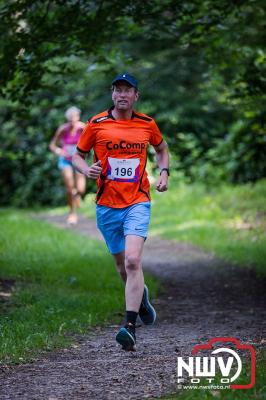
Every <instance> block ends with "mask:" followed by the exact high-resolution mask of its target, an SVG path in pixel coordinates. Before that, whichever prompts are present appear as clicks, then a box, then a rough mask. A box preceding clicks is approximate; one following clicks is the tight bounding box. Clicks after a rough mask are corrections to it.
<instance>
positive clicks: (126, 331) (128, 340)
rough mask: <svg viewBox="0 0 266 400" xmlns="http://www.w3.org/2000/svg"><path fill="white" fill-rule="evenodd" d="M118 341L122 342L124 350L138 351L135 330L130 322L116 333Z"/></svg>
mask: <svg viewBox="0 0 266 400" xmlns="http://www.w3.org/2000/svg"><path fill="white" fill-rule="evenodd" d="M116 341H117V342H118V343H119V344H121V346H122V349H123V350H126V351H136V336H135V330H134V328H132V327H131V326H130V324H127V325H125V326H123V327H122V328H120V330H119V332H118V334H117V335H116Z"/></svg>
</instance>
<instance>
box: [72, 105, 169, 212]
mask: <svg viewBox="0 0 266 400" xmlns="http://www.w3.org/2000/svg"><path fill="white" fill-rule="evenodd" d="M162 141H163V137H162V134H161V132H160V130H159V128H158V126H157V125H156V123H155V121H154V120H153V119H152V118H150V117H148V116H147V115H145V114H141V113H139V112H135V111H133V113H132V117H131V119H130V120H115V119H114V117H113V115H112V108H111V109H110V110H108V111H104V112H102V113H100V114H97V115H96V116H94V117H93V118H91V119H90V120H89V121H88V123H87V124H86V126H85V128H84V130H83V132H82V135H81V137H80V139H79V142H78V144H77V150H78V151H79V152H81V153H83V154H86V153H88V152H89V151H90V150H91V149H93V150H94V160H95V161H98V160H101V167H102V168H103V169H102V173H101V176H100V178H99V179H98V180H97V185H98V190H97V195H96V202H97V204H99V205H104V206H108V207H113V208H122V207H127V206H130V205H132V204H135V203H140V202H143V201H149V200H150V185H149V181H148V176H147V172H146V171H145V167H146V162H147V148H148V145H149V144H151V145H153V146H158V145H159V144H160V143H161V142H162Z"/></svg>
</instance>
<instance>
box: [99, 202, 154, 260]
mask: <svg viewBox="0 0 266 400" xmlns="http://www.w3.org/2000/svg"><path fill="white" fill-rule="evenodd" d="M150 215H151V203H150V202H149V201H147V202H143V203H137V204H133V205H132V206H128V207H123V208H111V207H106V206H100V205H96V218H97V227H98V229H99V230H100V231H101V233H102V235H103V237H104V240H105V242H106V245H107V247H108V250H109V252H110V253H111V254H117V253H121V251H124V250H125V236H126V235H135V236H141V237H144V238H145V239H146V237H147V234H148V227H149V223H150Z"/></svg>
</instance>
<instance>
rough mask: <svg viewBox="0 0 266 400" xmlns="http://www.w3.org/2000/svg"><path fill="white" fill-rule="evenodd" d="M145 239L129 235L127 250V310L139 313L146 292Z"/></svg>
mask: <svg viewBox="0 0 266 400" xmlns="http://www.w3.org/2000/svg"><path fill="white" fill-rule="evenodd" d="M143 245H144V238H143V237H141V236H135V235H127V236H126V248H125V270H126V274H127V281H126V289H125V297H126V310H127V311H135V312H137V313H138V311H139V307H140V303H141V300H142V296H143V290H144V276H143V271H142V265H141V257H142V252H143Z"/></svg>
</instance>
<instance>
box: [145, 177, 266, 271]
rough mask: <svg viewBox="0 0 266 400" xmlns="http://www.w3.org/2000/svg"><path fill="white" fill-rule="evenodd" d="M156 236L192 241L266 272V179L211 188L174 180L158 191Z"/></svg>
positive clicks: (154, 216) (154, 220)
mask: <svg viewBox="0 0 266 400" xmlns="http://www.w3.org/2000/svg"><path fill="white" fill-rule="evenodd" d="M152 198H153V207H152V222H151V229H150V233H151V235H160V236H161V237H163V238H166V239H173V240H178V241H183V242H189V243H192V244H194V245H197V246H199V247H201V248H203V249H205V250H207V251H211V252H214V253H215V254H216V255H217V256H219V257H222V258H224V259H227V260H229V261H230V262H236V263H238V264H242V265H247V266H254V267H255V268H256V269H257V270H258V271H259V272H260V273H263V274H265V273H266V262H265V260H266V235H265V230H266V202H265V198H266V180H262V181H260V182H257V183H255V184H245V185H237V186H230V185H222V186H219V187H213V188H210V187H205V186H203V185H199V184H193V185H190V186H189V185H185V184H182V183H180V182H177V181H175V180H174V179H173V180H172V181H171V180H170V187H169V191H168V192H165V193H158V192H155V191H153V193H152Z"/></svg>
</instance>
